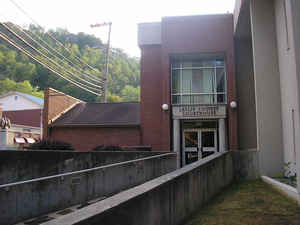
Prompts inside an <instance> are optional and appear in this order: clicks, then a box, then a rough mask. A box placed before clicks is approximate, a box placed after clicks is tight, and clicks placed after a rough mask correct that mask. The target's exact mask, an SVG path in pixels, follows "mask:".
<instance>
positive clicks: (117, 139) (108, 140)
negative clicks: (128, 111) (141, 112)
mask: <svg viewBox="0 0 300 225" xmlns="http://www.w3.org/2000/svg"><path fill="white" fill-rule="evenodd" d="M51 139H55V140H60V141H64V142H67V143H70V144H72V146H73V148H74V149H76V150H77V151H91V150H92V149H93V148H95V147H97V146H99V145H105V146H108V145H114V146H116V145H117V146H121V147H124V146H139V145H141V143H140V129H139V128H138V127H114V128H112V127H111V128H109V127H53V128H51Z"/></svg>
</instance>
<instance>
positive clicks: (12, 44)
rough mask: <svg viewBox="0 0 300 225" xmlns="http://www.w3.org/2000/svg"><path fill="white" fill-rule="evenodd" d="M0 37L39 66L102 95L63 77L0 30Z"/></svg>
mask: <svg viewBox="0 0 300 225" xmlns="http://www.w3.org/2000/svg"><path fill="white" fill-rule="evenodd" d="M0 38H2V39H3V40H4V41H6V42H7V43H9V44H10V45H11V46H13V47H15V48H16V49H18V50H19V51H21V52H23V53H24V54H25V55H27V56H28V57H30V58H31V59H33V60H34V61H36V62H37V63H39V64H40V65H41V66H43V67H45V68H47V69H48V70H49V71H51V72H53V73H54V74H56V75H57V76H59V77H61V78H63V79H65V80H67V81H69V82H70V83H72V84H73V85H75V86H77V87H79V88H81V89H82V90H85V91H87V92H90V93H92V94H94V95H97V96H102V95H101V94H99V93H96V92H94V91H92V90H90V89H88V88H85V87H84V86H85V85H84V84H81V83H80V82H78V81H75V80H73V79H71V78H68V77H65V76H63V75H62V74H60V73H59V72H57V71H55V70H54V69H53V68H51V67H50V66H49V65H47V64H46V63H43V62H41V61H40V60H39V59H37V58H36V57H35V56H34V55H32V54H31V53H30V52H28V51H27V50H26V49H24V48H23V47H20V46H18V45H17V44H16V43H15V42H13V41H11V40H10V39H9V37H8V36H7V35H5V34H3V33H2V32H0Z"/></svg>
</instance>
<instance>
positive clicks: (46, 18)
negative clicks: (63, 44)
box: [0, 0, 235, 57]
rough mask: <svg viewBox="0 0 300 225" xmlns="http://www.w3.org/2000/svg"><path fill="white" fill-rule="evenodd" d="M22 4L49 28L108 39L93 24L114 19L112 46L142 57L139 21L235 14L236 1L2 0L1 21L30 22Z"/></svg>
mask: <svg viewBox="0 0 300 225" xmlns="http://www.w3.org/2000/svg"><path fill="white" fill-rule="evenodd" d="M12 1H14V2H15V3H16V4H18V5H19V6H21V7H22V9H23V10H24V11H26V12H27V13H28V14H29V15H30V16H31V17H32V18H33V19H34V20H35V21H37V22H38V23H39V25H41V26H42V27H44V28H46V29H55V28H57V27H60V28H66V29H67V30H69V31H70V32H72V33H78V32H85V33H88V34H94V35H95V36H96V37H99V38H101V40H102V41H103V42H104V43H105V42H106V41H107V36H108V35H107V34H108V27H100V28H91V27H90V25H91V24H95V23H103V22H112V30H111V45H112V47H115V48H121V49H123V50H124V51H125V52H126V53H127V54H129V55H130V56H136V57H139V56H140V50H139V48H138V45H137V24H138V23H144V22H159V21H161V18H162V17H166V16H187V15H203V14H218V13H228V12H229V13H232V12H233V9H234V2H235V0H185V1H178V0H147V1H146V0H108V1H104V0H84V1H82V0H77V1H76V0H75V1H74V0H73V1H71V0H51V1H50V0H43V1H37V0H1V8H0V20H1V21H12V22H15V23H17V24H19V25H21V26H26V25H28V24H29V23H30V22H31V21H30V19H29V18H28V17H26V16H25V15H24V14H23V13H22V12H21V11H20V10H19V9H18V8H17V7H15V6H14V5H13V4H12Z"/></svg>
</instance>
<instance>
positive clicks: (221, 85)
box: [217, 68, 225, 92]
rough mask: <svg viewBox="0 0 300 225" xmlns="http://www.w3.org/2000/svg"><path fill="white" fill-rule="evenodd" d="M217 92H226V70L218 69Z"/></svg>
mask: <svg viewBox="0 0 300 225" xmlns="http://www.w3.org/2000/svg"><path fill="white" fill-rule="evenodd" d="M217 92H225V70H224V69H223V68H217Z"/></svg>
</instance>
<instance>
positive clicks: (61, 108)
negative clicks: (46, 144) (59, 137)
mask: <svg viewBox="0 0 300 225" xmlns="http://www.w3.org/2000/svg"><path fill="white" fill-rule="evenodd" d="M80 102H82V101H80V100H78V99H76V98H73V97H71V96H69V95H66V94H64V93H62V92H59V91H56V90H54V89H52V88H46V89H45V90H44V109H43V138H48V125H49V124H50V123H51V122H53V120H55V119H56V118H57V117H59V115H61V114H62V113H63V112H66V111H68V110H70V109H71V108H72V107H74V106H75V105H76V104H78V103H80Z"/></svg>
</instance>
